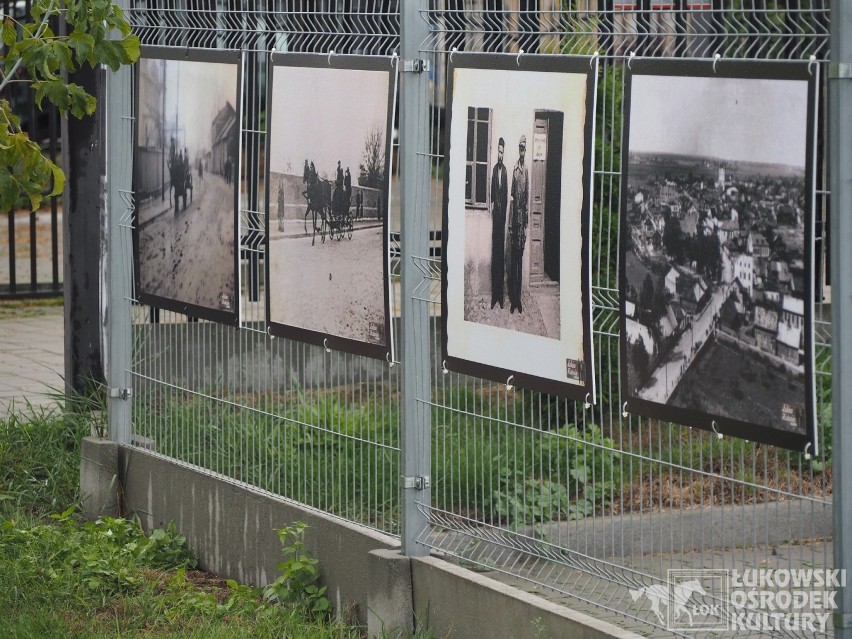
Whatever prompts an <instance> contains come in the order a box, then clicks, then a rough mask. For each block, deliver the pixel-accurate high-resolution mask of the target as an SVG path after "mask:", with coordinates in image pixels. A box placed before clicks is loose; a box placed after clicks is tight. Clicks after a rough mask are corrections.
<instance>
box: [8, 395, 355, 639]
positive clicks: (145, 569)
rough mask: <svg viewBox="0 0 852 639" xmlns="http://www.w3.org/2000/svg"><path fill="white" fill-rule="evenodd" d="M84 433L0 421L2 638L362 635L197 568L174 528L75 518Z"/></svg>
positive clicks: (39, 419)
mask: <svg viewBox="0 0 852 639" xmlns="http://www.w3.org/2000/svg"><path fill="white" fill-rule="evenodd" d="M89 428H90V427H89V422H88V418H87V416H86V415H84V414H80V413H77V414H65V415H62V414H59V413H58V412H55V411H53V412H51V411H47V410H40V411H37V410H31V411H30V413H29V414H23V415H22V414H12V415H10V416H7V417H3V418H0V610H2V613H0V617H2V618H3V619H4V621H5V625H4V627H3V632H2V634H3V636H4V637H8V638H10V639H17V638H20V639H27V638H33V639H35V638H38V639H52V638H54V637H55V638H57V639H58V638H60V637H61V638H62V639H65V638H67V637H79V638H87V639H88V638H92V639H95V638H100V637H104V638H106V637H116V636H121V637H146V638H152V639H156V638H158V637H180V638H187V639H190V638H193V639H194V638H198V639H202V638H203V639H209V638H211V637H213V638H215V637H222V638H224V637H228V638H229V639H232V638H241V637H246V638H247V639H248V638H249V637H251V638H261V639H263V638H267V637H268V638H270V639H272V638H273V637H274V638H279V637H291V638H293V639H302V638H305V639H307V638H311V639H324V638H328V639H350V638H352V639H356V638H360V637H361V629H360V628H358V627H356V626H351V625H346V624H343V623H337V622H333V621H329V620H328V619H327V618H325V616H321V618H318V617H317V615H316V614H312V613H311V612H310V611H309V610H308V609H307V608H306V607H305V606H304V605H301V604H299V603H298V602H297V603H293V604H289V605H287V606H284V605H279V604H274V603H270V602H269V601H267V599H264V597H263V594H264V593H262V592H261V591H260V590H259V589H254V588H251V587H249V586H245V585H241V584H237V583H236V582H233V581H230V580H224V579H220V578H218V577H215V576H213V575H209V574H207V573H204V572H201V571H197V570H195V559H194V558H193V557H192V555H191V553H190V552H189V551H188V549H187V546H186V540H185V539H184V538H183V537H181V536H180V534H179V533H178V532H177V531H176V530H174V529H173V528H170V529H167V530H158V531H154V532H153V533H152V534H151V535H150V536H149V537H146V536H145V535H144V534H143V532H142V530H141V527H140V525H139V523H138V521H134V520H128V519H120V518H118V519H112V518H106V517H104V518H101V519H99V520H97V521H95V522H82V521H79V520H78V518H77V517H76V515H75V512H76V506H75V504H76V503H77V502H78V499H79V495H78V481H79V475H78V472H79V471H78V468H79V462H80V456H79V442H80V440H81V438H82V437H83V436H84V435H88V434H89ZM69 505H70V506H69ZM56 513H58V514H56ZM300 561H301V558H300ZM284 563H286V553H285V562H284ZM290 570H291V574H292V571H293V570H294V568H293V566H292V562H291V564H290ZM282 588H283V586H282V585H281V583H279V584H278V594H279V595H280V594H281V593H282V592H283V590H282Z"/></svg>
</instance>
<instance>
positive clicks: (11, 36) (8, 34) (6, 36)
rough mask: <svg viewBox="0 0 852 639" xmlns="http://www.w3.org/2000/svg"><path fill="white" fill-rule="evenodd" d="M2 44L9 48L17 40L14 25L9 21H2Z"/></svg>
mask: <svg viewBox="0 0 852 639" xmlns="http://www.w3.org/2000/svg"><path fill="white" fill-rule="evenodd" d="M2 37H3V44H5V45H6V46H7V47H11V46H12V45H13V44H15V42H17V40H18V31H17V30H16V29H15V24H14V23H13V22H12V21H11V20H8V19H7V20H4V21H3V36H2Z"/></svg>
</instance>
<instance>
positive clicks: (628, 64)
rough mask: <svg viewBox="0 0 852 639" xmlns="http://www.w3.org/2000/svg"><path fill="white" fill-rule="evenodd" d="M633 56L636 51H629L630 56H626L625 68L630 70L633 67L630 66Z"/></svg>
mask: <svg viewBox="0 0 852 639" xmlns="http://www.w3.org/2000/svg"><path fill="white" fill-rule="evenodd" d="M635 57H636V52H635V51H631V52H630V57H629V58H627V68H628V69H630V70H631V71H632V70H633V67H631V66H630V64H631V63H632V62H633V58H635Z"/></svg>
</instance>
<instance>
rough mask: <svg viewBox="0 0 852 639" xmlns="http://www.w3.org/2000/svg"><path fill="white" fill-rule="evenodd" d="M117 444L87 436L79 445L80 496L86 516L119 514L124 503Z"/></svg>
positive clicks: (113, 515) (115, 515)
mask: <svg viewBox="0 0 852 639" xmlns="http://www.w3.org/2000/svg"><path fill="white" fill-rule="evenodd" d="M120 487H121V485H120V482H119V477H118V444H116V443H115V442H111V441H109V440H107V439H101V438H100V437H84V438H83V441H82V442H81V444H80V499H81V503H82V509H83V516H84V517H86V519H97V518H98V517H103V516H107V517H117V516H118V515H119V512H120V506H121V492H120Z"/></svg>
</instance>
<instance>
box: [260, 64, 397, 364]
mask: <svg viewBox="0 0 852 639" xmlns="http://www.w3.org/2000/svg"><path fill="white" fill-rule="evenodd" d="M394 72H395V66H394V65H392V64H391V61H390V60H389V59H388V58H365V57H359V56H345V57H343V56H337V57H334V56H331V57H330V56H326V55H322V56H317V55H298V54H281V55H277V56H275V58H274V66H273V68H272V84H271V90H270V99H269V100H270V101H269V108H268V110H267V112H268V122H269V138H268V152H267V158H268V159H269V173H268V179H267V202H268V207H267V210H268V211H269V215H268V235H267V237H268V257H269V259H268V260H267V270H268V282H269V285H268V287H267V288H268V296H269V303H268V309H269V310H268V319H269V325H270V330H271V332H272V334H274V335H281V336H286V337H291V338H294V339H299V340H302V341H307V342H310V343H315V344H323V345H325V346H326V347H328V348H334V349H337V350H345V351H348V352H354V353H357V354H363V355H369V356H372V357H381V358H384V357H387V356H388V353H389V351H390V348H391V346H390V344H391V340H390V335H389V333H390V327H389V313H388V287H387V266H388V264H387V261H388V251H387V218H388V180H389V174H390V168H391V167H390V141H391V140H390V137H391V131H392V121H391V120H392V115H393V107H392V104H393V92H394V90H395V83H394V79H395V75H394Z"/></svg>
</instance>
